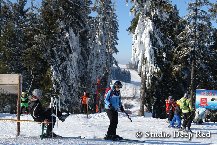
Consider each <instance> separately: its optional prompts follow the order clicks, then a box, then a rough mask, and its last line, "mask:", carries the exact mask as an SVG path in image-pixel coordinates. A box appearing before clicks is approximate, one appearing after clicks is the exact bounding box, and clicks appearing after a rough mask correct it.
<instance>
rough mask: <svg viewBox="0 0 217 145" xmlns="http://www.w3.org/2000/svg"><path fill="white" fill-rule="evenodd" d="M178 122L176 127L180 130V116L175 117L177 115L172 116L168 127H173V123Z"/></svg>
mask: <svg viewBox="0 0 217 145" xmlns="http://www.w3.org/2000/svg"><path fill="white" fill-rule="evenodd" d="M176 121H177V122H178V125H177V127H178V128H180V127H181V116H180V115H177V114H175V115H174V116H173V119H172V121H170V126H172V127H173V126H174V123H175V122H176Z"/></svg>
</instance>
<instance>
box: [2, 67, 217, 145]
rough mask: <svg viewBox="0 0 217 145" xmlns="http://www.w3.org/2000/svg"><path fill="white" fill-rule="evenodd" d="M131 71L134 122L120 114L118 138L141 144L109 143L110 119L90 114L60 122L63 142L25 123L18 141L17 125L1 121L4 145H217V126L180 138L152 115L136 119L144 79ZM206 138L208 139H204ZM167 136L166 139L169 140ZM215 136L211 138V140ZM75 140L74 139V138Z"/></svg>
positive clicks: (126, 90)
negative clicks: (141, 80)
mask: <svg viewBox="0 0 217 145" xmlns="http://www.w3.org/2000/svg"><path fill="white" fill-rule="evenodd" d="M121 67H122V68H123V67H124V66H121ZM130 71H131V78H132V83H123V88H122V89H121V94H122V97H123V100H122V102H123V104H124V106H125V107H129V108H128V110H130V111H131V112H132V114H130V117H131V118H132V122H130V120H129V119H128V118H127V117H126V115H125V114H124V113H119V124H118V128H117V134H119V135H120V136H122V137H123V138H126V139H137V140H139V141H140V142H114V141H106V140H102V139H99V138H103V137H104V136H105V134H106V132H107V129H108V125H109V119H108V117H107V115H106V113H105V112H103V113H97V114H90V115H89V116H88V118H87V116H86V115H84V114H72V115H70V116H69V117H68V118H67V119H66V120H65V122H61V121H58V122H57V124H56V125H55V128H54V132H55V133H56V134H58V135H61V136H63V137H69V138H62V139H43V140H41V139H40V138H39V135H40V134H41V125H40V124H38V123H35V122H21V132H20V136H19V137H16V129H17V126H16V122H10V121H0V130H1V131H0V144H3V145H9V144H13V145H15V144H31V145H33V144H40V145H41V144H46V145H47V144H51V145H55V144H65V145H68V144H71V145H78V144H79V145H86V144H88V145H89V144H90V145H130V144H139V145H140V144H141V145H143V144H144V145H146V144H174V145H177V144H185V145H186V144H188V145H190V144H191V145H195V144H200V145H206V144H217V140H216V138H217V125H216V123H211V122H210V123H205V124H203V125H196V124H192V130H193V131H194V133H196V134H188V136H187V135H186V136H184V135H181V134H179V132H177V130H176V129H171V128H168V123H167V122H166V119H156V118H152V117H151V114H149V113H146V115H145V117H138V116H136V114H137V113H136V111H137V110H138V109H139V103H138V98H139V88H140V83H141V82H140V77H139V76H138V75H137V73H136V71H132V70H130ZM0 119H16V115H14V114H0ZM21 120H32V117H31V116H29V115H25V116H21ZM137 132H142V133H143V136H142V137H141V138H137V137H136V133H137ZM202 134H203V135H204V137H202ZM165 135H166V136H165ZM209 135H211V136H209ZM77 136H81V137H85V139H73V138H72V137H77ZM70 137H71V138H70Z"/></svg>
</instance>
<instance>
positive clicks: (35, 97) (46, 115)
mask: <svg viewBox="0 0 217 145" xmlns="http://www.w3.org/2000/svg"><path fill="white" fill-rule="evenodd" d="M41 97H42V91H41V90H39V89H34V90H33V92H32V97H31V98H30V101H31V102H30V105H29V108H30V113H31V116H32V118H33V119H34V120H35V121H38V122H43V123H45V124H46V125H47V131H46V133H45V134H43V138H49V137H58V135H56V134H55V133H53V132H52V131H53V127H54V125H55V122H56V118H55V117H54V116H53V115H54V114H52V110H51V108H47V109H44V108H42V105H41V102H40V99H41ZM53 112H55V110H53ZM57 116H58V118H59V119H60V120H61V121H62V122H63V121H65V119H66V117H68V116H69V114H66V115H62V113H61V112H59V111H58V113H57Z"/></svg>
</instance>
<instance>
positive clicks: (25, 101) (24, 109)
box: [20, 92, 29, 114]
mask: <svg viewBox="0 0 217 145" xmlns="http://www.w3.org/2000/svg"><path fill="white" fill-rule="evenodd" d="M20 99H21V104H20V107H21V111H20V112H21V114H24V113H25V114H28V112H29V111H28V102H29V98H28V97H27V94H26V92H22V95H21V98H20Z"/></svg>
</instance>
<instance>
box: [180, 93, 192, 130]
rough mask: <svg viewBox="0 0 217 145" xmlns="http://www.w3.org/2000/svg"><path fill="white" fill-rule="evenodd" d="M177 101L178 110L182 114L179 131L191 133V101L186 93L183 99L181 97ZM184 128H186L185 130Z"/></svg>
mask: <svg viewBox="0 0 217 145" xmlns="http://www.w3.org/2000/svg"><path fill="white" fill-rule="evenodd" d="M179 101H180V109H181V111H182V114H183V124H182V128H181V130H183V131H187V132H192V131H191V122H192V118H193V107H192V101H191V99H190V98H189V95H188V94H187V93H185V94H184V97H182V98H181V99H180V100H179ZM186 127H188V128H187V129H186Z"/></svg>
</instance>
